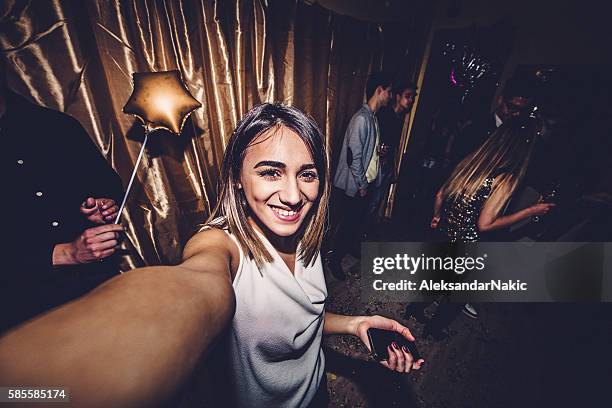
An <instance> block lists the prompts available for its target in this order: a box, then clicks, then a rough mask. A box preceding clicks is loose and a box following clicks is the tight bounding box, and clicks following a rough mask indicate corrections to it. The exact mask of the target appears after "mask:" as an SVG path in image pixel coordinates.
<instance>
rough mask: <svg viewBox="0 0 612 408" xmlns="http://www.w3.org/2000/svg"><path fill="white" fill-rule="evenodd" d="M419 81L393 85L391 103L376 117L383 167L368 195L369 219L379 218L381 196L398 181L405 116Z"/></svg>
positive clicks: (375, 220) (410, 107)
mask: <svg viewBox="0 0 612 408" xmlns="http://www.w3.org/2000/svg"><path fill="white" fill-rule="evenodd" d="M416 89H417V87H416V85H414V84H413V83H411V82H407V83H402V84H399V85H397V86H394V87H393V96H394V97H393V99H392V102H393V103H392V104H390V105H388V106H386V107H384V108H381V109H380V110H379V111H378V112H377V114H376V117H377V119H378V126H379V128H380V150H379V151H380V171H381V173H382V183H381V185H380V186H378V187H376V188H374V189H373V191H372V192H371V194H370V197H369V203H368V210H369V215H370V216H369V220H370V222H372V224H373V225H375V224H376V223H377V221H378V217H377V212H378V210H379V208H380V205H381V202H382V200H383V199H384V198H385V195H386V194H387V192H388V190H389V186H390V185H391V183H393V182H395V179H396V178H397V177H396V174H395V168H396V166H395V163H396V157H397V152H398V149H399V147H400V146H399V144H400V140H401V137H402V129H403V128H404V118H405V117H406V114H407V113H408V112H410V109H412V105H413V104H414V99H415V97H416Z"/></svg>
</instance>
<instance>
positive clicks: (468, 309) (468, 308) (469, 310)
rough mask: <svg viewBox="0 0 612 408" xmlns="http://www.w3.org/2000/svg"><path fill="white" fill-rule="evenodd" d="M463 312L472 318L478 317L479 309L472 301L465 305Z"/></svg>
mask: <svg viewBox="0 0 612 408" xmlns="http://www.w3.org/2000/svg"><path fill="white" fill-rule="evenodd" d="M462 312H463V314H464V315H466V316H467V317H471V318H472V319H478V310H477V309H476V308H475V307H474V305H472V304H471V303H466V304H465V305H463V310H462Z"/></svg>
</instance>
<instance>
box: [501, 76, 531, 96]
mask: <svg viewBox="0 0 612 408" xmlns="http://www.w3.org/2000/svg"><path fill="white" fill-rule="evenodd" d="M536 86H537V85H536V84H535V81H532V80H529V79H526V78H516V77H515V78H510V79H509V80H507V81H506V85H505V86H504V91H503V92H502V96H503V97H504V99H510V98H514V97H521V98H527V99H532V98H533V97H534V96H535V92H536V89H535V88H536Z"/></svg>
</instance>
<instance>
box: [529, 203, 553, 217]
mask: <svg viewBox="0 0 612 408" xmlns="http://www.w3.org/2000/svg"><path fill="white" fill-rule="evenodd" d="M554 206H555V204H554V203H538V204H534V205H532V206H531V207H529V208H527V210H528V211H529V215H530V216H534V215H545V214H548V213H549V212H550V209H551V208H553V207H554Z"/></svg>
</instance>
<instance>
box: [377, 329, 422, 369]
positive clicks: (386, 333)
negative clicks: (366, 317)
mask: <svg viewBox="0 0 612 408" xmlns="http://www.w3.org/2000/svg"><path fill="white" fill-rule="evenodd" d="M368 340H369V341H370V347H371V348H372V356H373V357H374V358H375V359H376V360H377V361H382V360H386V359H387V358H388V352H387V347H390V346H391V343H393V342H395V343H396V344H397V345H398V346H399V347H400V348H401V347H402V346H406V348H407V349H408V351H410V354H412V357H413V358H414V361H416V360H418V359H420V358H421V353H419V350H418V349H417V346H416V344H415V343H414V341H408V339H406V338H405V337H403V336H402V335H401V334H399V333H398V332H395V331H391V330H383V329H374V328H370V329H368Z"/></svg>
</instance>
